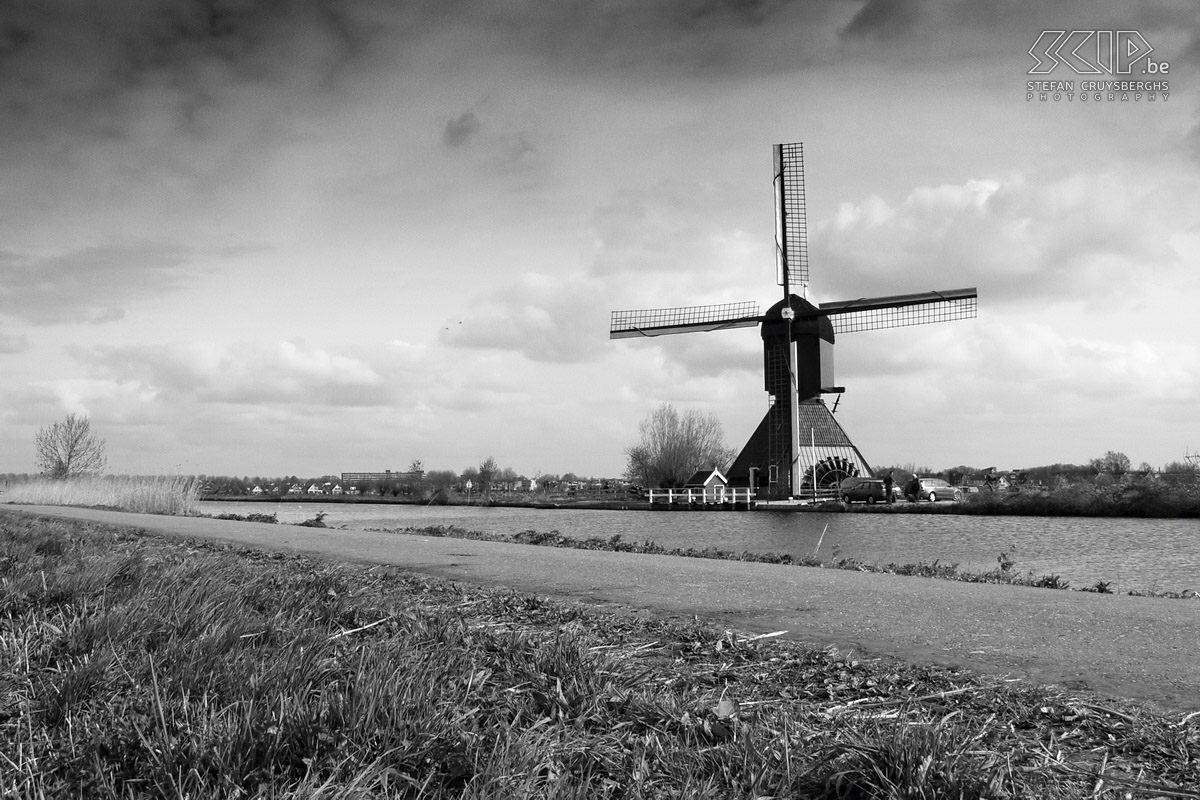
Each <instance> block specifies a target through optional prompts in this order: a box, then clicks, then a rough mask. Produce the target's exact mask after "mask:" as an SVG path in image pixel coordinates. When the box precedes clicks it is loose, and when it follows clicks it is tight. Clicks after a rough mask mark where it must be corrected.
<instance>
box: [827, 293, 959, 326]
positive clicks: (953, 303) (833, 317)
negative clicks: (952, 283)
mask: <svg viewBox="0 0 1200 800" xmlns="http://www.w3.org/2000/svg"><path fill="white" fill-rule="evenodd" d="M977 297H978V294H977V293H976V291H975V289H974V287H972V288H970V289H950V290H947V291H942V292H923V293H920V294H897V295H891V296H889V297H864V298H860V299H858V300H844V301H841V302H836V303H825V304H824V305H822V306H821V314H822V315H823V316H827V317H829V321H830V323H831V324H832V325H833V330H834V332H835V333H851V332H853V331H875V330H881V329H883V328H902V327H905V326H907V325H925V324H927V323H931V322H950V321H951V320H956V319H973V318H974V317H975V313H976V299H977Z"/></svg>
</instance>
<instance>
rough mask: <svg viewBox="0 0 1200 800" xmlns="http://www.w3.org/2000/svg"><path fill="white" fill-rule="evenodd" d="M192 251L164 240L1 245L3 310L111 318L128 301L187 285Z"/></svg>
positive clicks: (57, 317)
mask: <svg viewBox="0 0 1200 800" xmlns="http://www.w3.org/2000/svg"><path fill="white" fill-rule="evenodd" d="M192 255H193V254H192V253H191V252H190V251H189V250H188V249H187V248H184V247H180V246H177V245H172V244H167V243H161V242H138V243H130V244H107V245H94V246H91V247H86V248H83V249H80V250H76V251H72V252H67V253H62V254H59V255H54V256H42V257H33V256H23V255H19V254H16V253H11V252H3V251H0V278H2V280H0V313H3V314H7V315H9V316H11V317H14V318H16V319H21V320H25V321H27V322H32V323H36V324H53V323H63V322H85V321H86V322H94V323H103V322H112V321H114V320H118V319H121V318H122V317H123V315H124V311H123V308H124V306H125V305H127V304H129V303H130V302H137V301H139V300H141V299H144V298H147V297H153V296H157V295H160V294H163V293H168V292H173V291H176V290H178V289H180V288H182V287H183V286H185V285H186V284H187V283H188V281H189V280H190V279H191V275H190V274H189V271H188V261H189V259H190V258H191V256H192Z"/></svg>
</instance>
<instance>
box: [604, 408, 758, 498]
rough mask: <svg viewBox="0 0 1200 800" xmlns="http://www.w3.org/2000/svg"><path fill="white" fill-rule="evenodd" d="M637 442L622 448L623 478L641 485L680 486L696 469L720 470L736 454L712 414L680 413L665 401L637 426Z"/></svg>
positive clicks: (719, 422)
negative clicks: (726, 443)
mask: <svg viewBox="0 0 1200 800" xmlns="http://www.w3.org/2000/svg"><path fill="white" fill-rule="evenodd" d="M638 436H639V438H638V442H637V444H635V445H633V446H632V447H630V448H629V449H627V450H626V451H625V455H626V458H627V459H628V461H627V464H626V468H625V477H626V478H628V479H629V480H631V481H634V482H636V483H640V484H641V485H643V486H648V487H654V486H682V485H683V484H684V482H686V481H687V479H688V478H690V477H691V476H692V475H693V474H694V473H695V472H696V471H698V470H701V469H713V468H717V469H723V468H725V467H726V466H727V465H728V464H729V463H730V462H731V461H732V460H733V458H734V456H736V455H737V451H736V450H734V449H733V448H729V447H726V445H725V430H724V428H723V427H722V425H721V421H720V420H719V419H717V417H716V416H715V415H713V414H702V413H700V412H699V411H695V410H691V411H687V412H685V413H683V414H680V413H679V412H678V411H677V410H676V409H675V406H673V405H671V404H670V403H665V404H663V405H661V406H659V407H658V408H656V409H654V410H653V411H651V412H650V415H649V416H647V417H646V418H645V419H644V420H642V422H641V424H640V425H638Z"/></svg>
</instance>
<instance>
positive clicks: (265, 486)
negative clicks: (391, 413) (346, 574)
mask: <svg viewBox="0 0 1200 800" xmlns="http://www.w3.org/2000/svg"><path fill="white" fill-rule="evenodd" d="M200 479H201V481H202V482H203V484H204V491H205V494H209V495H223V496H240V495H249V494H251V493H253V492H254V490H255V488H258V489H259V490H261V491H262V492H263V493H267V494H285V493H287V492H288V491H289V490H290V489H291V487H293V486H299V487H300V488H301V489H302V490H303V491H306V492H307V491H308V489H309V487H311V486H314V485H315V486H317V487H318V488H319V489H321V490H322V491H325V492H326V493H328V492H329V491H332V489H333V487H335V486H336V487H340V488H341V491H342V492H343V493H348V492H350V491H351V489H352V488H353V490H354V491H356V492H357V493H358V494H362V495H367V496H372V495H376V496H383V497H408V496H418V497H420V496H426V495H434V494H438V493H447V492H466V491H471V492H472V493H475V494H479V495H486V494H491V493H494V492H503V491H516V490H528V488H529V487H530V486H531V485H532V486H535V487H537V488H539V489H542V488H555V487H558V486H560V485H563V484H571V485H579V484H584V483H587V482H588V481H589V480H590V479H585V478H581V477H580V476H578V475H576V474H575V473H573V472H567V473H564V474H562V475H559V474H554V473H543V474H539V475H537V476H535V477H534V478H533V479H532V481H531V479H530V478H529V477H527V476H526V475H524V474H522V473H519V472H517V471H516V470H515V469H513V468H512V467H501V466H499V465H498V464H497V463H496V460H495V459H494V458H492V457H490V456H489V457H488V458H486V459H484V460H483V461H482V462H480V464H479V465H478V466H469V467H465V468H463V469H462V470H461V471H457V472H456V471H455V470H451V469H433V470H426V469H425V468H424V466H423V465H422V463H421V462H420V461H414V462H413V463H412V464H410V465H409V469H408V470H407V471H405V472H393V473H390V474H389V477H386V478H380V479H372V480H360V481H349V482H348V481H343V480H342V479H341V476H340V475H320V476H316V477H300V476H297V475H284V476H263V475H254V476H249V475H243V476H241V477H239V476H236V475H201V476H200Z"/></svg>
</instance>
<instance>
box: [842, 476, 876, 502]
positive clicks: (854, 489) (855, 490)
mask: <svg viewBox="0 0 1200 800" xmlns="http://www.w3.org/2000/svg"><path fill="white" fill-rule="evenodd" d="M838 491H839V492H840V493H841V495H842V502H844V503H847V504H849V503H866V504H867V505H869V506H870V505H875V503H882V502H884V501H885V500H887V492H885V491H884V488H883V481H882V480H880V479H878V478H846V480H844V481H842V482H841V484H840V485H839V486H838Z"/></svg>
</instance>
